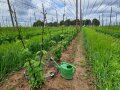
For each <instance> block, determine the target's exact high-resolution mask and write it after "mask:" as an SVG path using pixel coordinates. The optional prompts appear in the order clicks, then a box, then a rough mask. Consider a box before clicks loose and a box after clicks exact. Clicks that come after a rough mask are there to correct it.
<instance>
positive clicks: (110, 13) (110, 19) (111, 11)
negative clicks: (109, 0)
mask: <svg viewBox="0 0 120 90" xmlns="http://www.w3.org/2000/svg"><path fill="white" fill-rule="evenodd" d="M111 17H112V7H111V12H110V24H109V26H111V24H112V21H111Z"/></svg>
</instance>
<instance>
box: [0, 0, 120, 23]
mask: <svg viewBox="0 0 120 90" xmlns="http://www.w3.org/2000/svg"><path fill="white" fill-rule="evenodd" d="M78 1H79V4H80V0H78ZM10 3H11V5H12V7H13V5H14V7H15V9H16V13H17V18H18V21H19V23H20V24H22V25H23V24H27V25H28V24H30V23H29V22H30V21H31V23H33V22H34V21H35V17H36V19H37V20H43V15H42V3H43V4H44V7H45V10H46V12H47V21H48V22H51V21H52V17H53V21H56V10H57V12H58V18H59V21H60V20H62V19H63V14H64V8H65V15H66V16H65V18H67V19H75V16H76V9H75V8H76V7H75V3H76V0H65V4H64V0H10ZM111 7H112V23H115V21H116V14H117V18H118V20H117V21H118V22H120V0H82V14H83V19H91V20H92V19H93V18H97V19H99V16H100V20H102V13H103V19H104V24H106V23H107V24H108V23H109V17H110V11H111ZM79 8H80V6H79ZM79 11H80V9H79ZM10 20H11V19H10V15H9V10H8V5H7V0H0V23H1V24H2V25H5V24H6V23H8V24H10V23H11V21H10ZM6 21H7V22H6Z"/></svg>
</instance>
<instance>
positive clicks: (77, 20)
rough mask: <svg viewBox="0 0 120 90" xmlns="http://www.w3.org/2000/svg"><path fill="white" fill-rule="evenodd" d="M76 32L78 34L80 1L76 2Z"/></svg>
mask: <svg viewBox="0 0 120 90" xmlns="http://www.w3.org/2000/svg"><path fill="white" fill-rule="evenodd" d="M76 31H77V32H78V0H76Z"/></svg>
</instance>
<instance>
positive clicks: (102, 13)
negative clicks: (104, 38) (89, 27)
mask: <svg viewBox="0 0 120 90" xmlns="http://www.w3.org/2000/svg"><path fill="white" fill-rule="evenodd" d="M102 26H104V21H103V12H102Z"/></svg>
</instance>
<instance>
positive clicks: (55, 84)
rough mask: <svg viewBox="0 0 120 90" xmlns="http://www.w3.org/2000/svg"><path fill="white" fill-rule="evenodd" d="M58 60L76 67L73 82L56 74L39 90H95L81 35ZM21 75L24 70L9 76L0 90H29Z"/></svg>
mask: <svg viewBox="0 0 120 90" xmlns="http://www.w3.org/2000/svg"><path fill="white" fill-rule="evenodd" d="M60 60H61V61H66V62H69V63H72V64H74V65H75V66H76V73H75V75H74V78H73V80H65V79H63V78H62V77H61V76H60V74H57V76H56V77H55V78H53V79H51V80H50V81H47V82H46V83H45V85H43V88H42V89H39V90H96V89H95V86H94V83H93V78H92V76H91V72H90V67H89V65H88V64H87V63H86V58H85V50H84V47H83V37H82V34H80V33H79V34H78V36H77V37H76V38H75V39H73V40H72V42H71V43H70V45H69V46H68V48H67V50H66V51H65V52H63V53H62V57H61V59H60ZM23 73H24V70H21V71H18V72H16V73H14V74H13V75H10V76H9V77H8V80H6V83H5V84H4V85H3V86H2V89H1V88H0V90H30V87H29V85H28V83H27V81H26V80H25V79H24V74H23Z"/></svg>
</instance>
